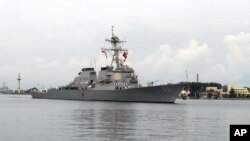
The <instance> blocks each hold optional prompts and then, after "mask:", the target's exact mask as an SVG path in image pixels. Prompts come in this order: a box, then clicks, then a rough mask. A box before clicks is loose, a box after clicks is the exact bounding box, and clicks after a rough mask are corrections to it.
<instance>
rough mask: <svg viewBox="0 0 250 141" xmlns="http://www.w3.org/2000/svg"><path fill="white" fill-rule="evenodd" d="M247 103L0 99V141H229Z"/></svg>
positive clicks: (245, 120)
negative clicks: (230, 127)
mask: <svg viewBox="0 0 250 141" xmlns="http://www.w3.org/2000/svg"><path fill="white" fill-rule="evenodd" d="M249 106H250V101H219V100H218V101H216V100H188V101H182V100H179V101H177V104H150V103H125V102H124V103H119V102H88V101H64V100H38V99H32V98H31V97H29V96H26V97H22V98H20V97H19V98H17V97H12V96H2V95H0V113H1V115H0V119H1V120H0V134H1V136H0V140H18V141H19V140H22V141H26V140H33V141H35V140H41V141H42V140H53V141H59V140H60V141H62V140H64V141H68V140H91V141H92V140H173V141H180V140H190V141H193V140H222V141H223V140H225V141H226V140H229V135H228V133H229V132H228V131H229V125H230V124H249V121H250V113H246V112H245V111H246V110H248V107H249Z"/></svg>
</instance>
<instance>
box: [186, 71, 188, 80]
mask: <svg viewBox="0 0 250 141" xmlns="http://www.w3.org/2000/svg"><path fill="white" fill-rule="evenodd" d="M186 78H187V82H188V72H187V70H186Z"/></svg>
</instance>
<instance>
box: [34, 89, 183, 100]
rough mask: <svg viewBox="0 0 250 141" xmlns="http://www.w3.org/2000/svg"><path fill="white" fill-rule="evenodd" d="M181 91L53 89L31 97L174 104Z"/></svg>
mask: <svg viewBox="0 0 250 141" xmlns="http://www.w3.org/2000/svg"><path fill="white" fill-rule="evenodd" d="M181 90H182V85H180V84H168V85H162V86H151V87H140V88H131V89H123V90H58V89H51V90H48V92H47V93H31V95H32V97H33V98H41V99H62V100H88V101H119V102H160V103H174V102H175V100H176V98H177V97H178V96H179V93H180V92H181Z"/></svg>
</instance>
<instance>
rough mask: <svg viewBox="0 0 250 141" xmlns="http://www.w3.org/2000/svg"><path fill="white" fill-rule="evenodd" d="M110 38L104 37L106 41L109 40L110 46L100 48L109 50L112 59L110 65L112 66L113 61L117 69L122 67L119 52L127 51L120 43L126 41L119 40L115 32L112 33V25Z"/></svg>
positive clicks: (103, 50)
mask: <svg viewBox="0 0 250 141" xmlns="http://www.w3.org/2000/svg"><path fill="white" fill-rule="evenodd" d="M111 33H112V36H111V38H110V39H109V38H107V39H105V41H106V42H109V43H110V44H111V48H102V52H105V53H106V51H107V52H109V53H110V54H111V55H112V61H111V66H113V62H114V63H115V64H116V69H119V68H121V67H122V64H123V60H122V59H121V58H120V54H121V52H126V54H127V52H128V50H127V49H123V48H122V47H121V43H124V42H126V41H122V40H120V39H119V38H118V37H117V36H116V35H115V34H114V26H112V27H111Z"/></svg>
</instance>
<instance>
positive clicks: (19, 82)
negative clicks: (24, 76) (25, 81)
mask: <svg viewBox="0 0 250 141" xmlns="http://www.w3.org/2000/svg"><path fill="white" fill-rule="evenodd" d="M17 81H18V90H21V73H18V76H17Z"/></svg>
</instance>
